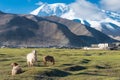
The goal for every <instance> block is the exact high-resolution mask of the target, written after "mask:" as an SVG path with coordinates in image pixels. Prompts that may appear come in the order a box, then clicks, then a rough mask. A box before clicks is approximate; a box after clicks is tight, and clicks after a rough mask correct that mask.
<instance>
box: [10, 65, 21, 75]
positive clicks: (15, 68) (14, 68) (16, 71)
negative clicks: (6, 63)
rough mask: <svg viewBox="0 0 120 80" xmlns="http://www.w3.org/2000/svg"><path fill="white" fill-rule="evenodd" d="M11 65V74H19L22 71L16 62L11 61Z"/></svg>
mask: <svg viewBox="0 0 120 80" xmlns="http://www.w3.org/2000/svg"><path fill="white" fill-rule="evenodd" d="M11 66H12V67H13V68H12V75H16V74H20V73H22V69H21V67H20V66H19V65H18V64H17V63H12V64H11Z"/></svg>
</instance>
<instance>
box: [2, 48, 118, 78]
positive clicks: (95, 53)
mask: <svg viewBox="0 0 120 80" xmlns="http://www.w3.org/2000/svg"><path fill="white" fill-rule="evenodd" d="M32 50H33V49H9V48H4V49H0V80H120V51H114V50H113V51H109V50H89V51H88V50H80V49H54V48H51V49H49V48H37V49H36V50H37V52H38V64H37V66H35V67H31V68H28V67H27V64H26V55H27V53H29V52H31V51H32ZM45 55H52V56H54V57H55V60H56V64H55V65H51V64H50V63H48V65H47V66H44V65H43V62H42V57H43V56H45ZM12 62H17V63H19V64H20V65H21V67H22V69H23V71H24V72H23V73H22V74H18V75H15V76H11V69H12V67H11V66H10V64H11V63H12Z"/></svg>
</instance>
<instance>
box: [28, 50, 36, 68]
mask: <svg viewBox="0 0 120 80" xmlns="http://www.w3.org/2000/svg"><path fill="white" fill-rule="evenodd" d="M36 62H37V52H36V50H33V51H32V52H31V53H29V54H27V65H28V67H31V66H34V65H35V63H36Z"/></svg>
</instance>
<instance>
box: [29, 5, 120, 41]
mask: <svg viewBox="0 0 120 80" xmlns="http://www.w3.org/2000/svg"><path fill="white" fill-rule="evenodd" d="M100 11H101V13H103V14H105V16H106V17H105V18H104V19H101V20H90V19H86V20H84V19H82V18H81V17H78V16H77V15H76V13H75V11H74V10H73V9H72V8H71V7H70V6H69V5H66V4H64V3H54V4H47V3H43V4H41V5H40V7H38V8H37V9H35V10H33V11H32V12H31V13H30V14H33V15H39V16H52V15H54V16H58V17H62V18H66V19H70V20H74V21H76V22H81V23H82V24H84V25H87V26H90V27H93V28H95V29H97V30H99V31H101V32H103V33H105V34H107V35H108V36H110V37H112V38H114V39H117V40H120V34H119V33H120V14H119V13H116V12H111V11H105V10H100Z"/></svg>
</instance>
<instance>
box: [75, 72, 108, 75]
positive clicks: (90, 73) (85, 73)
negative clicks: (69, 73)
mask: <svg viewBox="0 0 120 80" xmlns="http://www.w3.org/2000/svg"><path fill="white" fill-rule="evenodd" d="M75 75H91V76H108V75H103V74H98V73H94V72H82V73H78V74H75Z"/></svg>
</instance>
